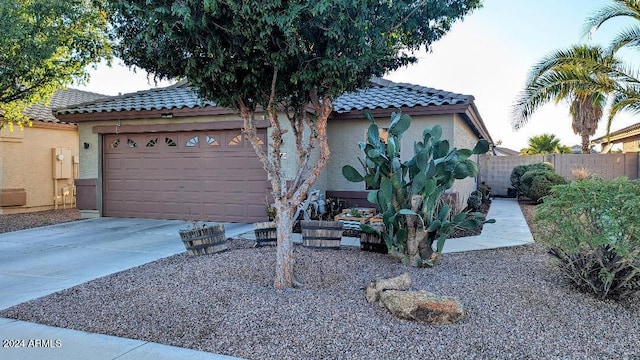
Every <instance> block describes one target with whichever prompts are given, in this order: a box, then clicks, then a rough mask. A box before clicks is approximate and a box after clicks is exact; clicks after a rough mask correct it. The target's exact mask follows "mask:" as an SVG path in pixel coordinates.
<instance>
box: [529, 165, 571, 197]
mask: <svg viewBox="0 0 640 360" xmlns="http://www.w3.org/2000/svg"><path fill="white" fill-rule="evenodd" d="M566 183H567V182H566V181H565V179H564V178H563V177H562V176H560V175H558V173H556V172H555V171H553V170H537V169H534V170H529V171H527V172H526V173H524V175H522V177H521V178H520V190H521V191H522V194H523V195H524V196H526V197H528V198H529V199H531V200H533V201H536V202H538V201H540V199H542V197H544V196H547V195H549V192H550V191H551V187H552V186H555V185H562V184H566Z"/></svg>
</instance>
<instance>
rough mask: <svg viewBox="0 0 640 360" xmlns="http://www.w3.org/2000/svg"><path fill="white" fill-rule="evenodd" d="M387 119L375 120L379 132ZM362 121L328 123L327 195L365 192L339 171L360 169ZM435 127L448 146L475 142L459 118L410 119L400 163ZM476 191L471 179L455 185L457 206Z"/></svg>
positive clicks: (361, 185)
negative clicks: (339, 192) (430, 129)
mask: <svg viewBox="0 0 640 360" xmlns="http://www.w3.org/2000/svg"><path fill="white" fill-rule="evenodd" d="M389 122H390V119H389V118H385V119H376V123H377V124H378V126H379V127H380V128H384V127H388V126H389ZM369 124H370V123H369V121H368V120H366V119H364V118H363V119H353V120H351V119H350V120H340V121H337V120H334V121H330V122H329V129H328V135H329V148H330V149H331V159H330V161H329V164H328V165H327V169H326V170H325V173H326V177H327V187H326V189H323V190H329V191H365V185H364V183H352V182H349V181H347V180H346V179H345V178H344V177H343V176H342V167H343V166H344V165H351V166H353V167H355V168H356V169H358V170H360V169H361V168H362V165H360V162H359V161H358V157H361V158H362V157H363V156H364V154H363V153H362V151H361V150H360V148H359V146H358V143H359V142H361V141H365V140H366V131H367V128H368V126H369ZM436 124H439V125H440V126H441V127H442V138H443V139H448V140H449V141H450V142H451V143H452V146H456V147H458V148H460V147H470V148H473V146H475V143H476V142H477V138H476V137H475V135H474V134H473V133H472V132H471V130H470V129H469V127H468V126H467V125H466V124H465V123H464V122H463V121H462V119H461V118H458V117H457V116H456V117H454V116H453V115H437V116H414V117H412V118H411V127H410V128H409V130H408V131H407V132H406V133H405V134H404V136H403V138H402V144H401V146H402V153H401V158H402V160H403V161H406V160H409V158H411V157H412V156H413V144H414V142H416V141H421V140H422V131H423V130H424V129H425V128H427V127H433V126H435V125H436ZM475 189H476V181H475V179H467V180H465V181H458V182H456V184H455V185H454V187H453V189H452V190H453V191H457V192H459V194H460V196H459V201H460V204H459V205H464V203H466V199H467V197H468V195H469V193H471V191H473V190H475Z"/></svg>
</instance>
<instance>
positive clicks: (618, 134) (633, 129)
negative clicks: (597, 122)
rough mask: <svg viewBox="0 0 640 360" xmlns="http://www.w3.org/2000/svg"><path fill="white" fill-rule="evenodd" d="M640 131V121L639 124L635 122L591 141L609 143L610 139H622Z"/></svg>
mask: <svg viewBox="0 0 640 360" xmlns="http://www.w3.org/2000/svg"><path fill="white" fill-rule="evenodd" d="M639 133H640V123H637V124H633V125H630V126H627V127H625V128H622V129H620V130H616V131H614V132H612V133H610V134H609V135H608V136H607V135H605V136H602V137H599V138H597V139H593V140H591V142H592V143H594V144H599V143H608V142H610V141H620V140H623V139H625V138H627V137H631V136H636V135H638V134H639Z"/></svg>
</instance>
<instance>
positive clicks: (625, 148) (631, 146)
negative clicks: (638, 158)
mask: <svg viewBox="0 0 640 360" xmlns="http://www.w3.org/2000/svg"><path fill="white" fill-rule="evenodd" d="M638 151H640V140H632V141H628V142H624V143H622V152H623V153H631V152H638Z"/></svg>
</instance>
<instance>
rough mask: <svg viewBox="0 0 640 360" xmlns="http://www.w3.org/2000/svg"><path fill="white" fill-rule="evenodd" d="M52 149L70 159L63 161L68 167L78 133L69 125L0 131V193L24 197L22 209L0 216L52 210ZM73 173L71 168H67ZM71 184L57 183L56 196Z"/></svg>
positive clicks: (7, 209) (68, 181) (35, 125)
mask: <svg viewBox="0 0 640 360" xmlns="http://www.w3.org/2000/svg"><path fill="white" fill-rule="evenodd" d="M52 148H66V149H69V150H70V151H71V154H72V156H71V157H69V158H65V159H63V161H64V162H69V164H67V165H70V164H72V157H73V156H78V131H77V128H76V127H75V126H73V125H67V124H51V123H40V122H34V123H33V126H32V127H26V128H24V130H20V129H19V128H15V129H14V131H13V132H9V130H8V129H2V130H0V163H1V164H0V165H1V167H0V169H2V174H1V175H0V189H19V188H23V189H25V191H26V194H27V203H26V205H24V206H11V207H4V208H0V213H4V214H11V213H20V212H31V211H39V210H48V209H52V208H53V207H54V180H53V174H52V172H53V159H52V150H51V149H52ZM71 168H72V169H73V168H74V167H73V165H71ZM72 183H73V173H72V174H71V178H69V179H64V180H58V192H59V191H60V190H59V189H60V188H61V187H63V186H66V185H70V184H72Z"/></svg>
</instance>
